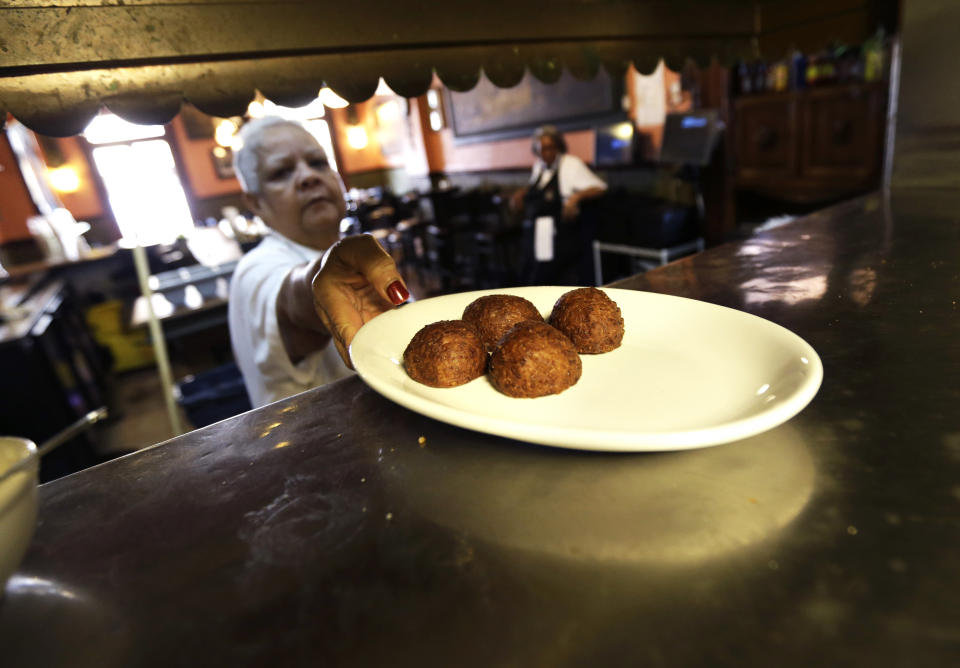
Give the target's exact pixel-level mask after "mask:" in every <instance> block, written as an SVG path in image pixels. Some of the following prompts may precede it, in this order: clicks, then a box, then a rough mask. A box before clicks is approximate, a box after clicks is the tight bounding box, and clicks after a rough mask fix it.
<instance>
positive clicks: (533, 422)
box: [350, 286, 823, 452]
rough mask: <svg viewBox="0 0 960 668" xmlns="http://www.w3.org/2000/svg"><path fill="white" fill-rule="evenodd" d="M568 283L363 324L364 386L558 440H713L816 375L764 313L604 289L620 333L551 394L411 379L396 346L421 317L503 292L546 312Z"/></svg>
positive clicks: (448, 315)
mask: <svg viewBox="0 0 960 668" xmlns="http://www.w3.org/2000/svg"><path fill="white" fill-rule="evenodd" d="M571 289H572V288H569V287H555V286H543V287H528V288H507V289H502V290H481V291H476V292H463V293H459V294H452V295H444V296H442V297H434V298H431V299H425V300H423V301H417V302H412V303H410V304H407V305H405V306H403V307H402V308H399V309H397V310H394V311H390V312H388V313H384V314H383V315H381V316H378V317H377V318H374V319H373V320H371V321H370V322H368V323H367V324H366V325H364V326H363V327H362V328H361V329H360V331H359V332H357V335H356V337H354V339H353V343H352V345H351V346H350V356H351V359H352V360H353V364H354V367H356V370H357V372H358V373H359V374H360V376H361V377H362V378H363V380H364V381H365V382H366V383H367V384H368V385H370V387H372V388H373V389H374V390H376V391H377V392H379V393H380V394H382V395H383V396H385V397H387V398H388V399H392V400H393V401H395V402H397V403H398V404H400V405H402V406H405V407H407V408H409V409H411V410H414V411H416V412H418V413H421V414H423V415H427V416H429V417H432V418H435V419H437V420H441V421H443V422H447V423H450V424H453V425H457V426H459V427H465V428H467V429H473V430H476V431H481V432H486V433H489V434H497V435H499V436H505V437H508V438H514V439H519V440H523V441H530V442H533V443H540V444H543V445H551V446H557V447H562V448H577V449H584V450H607V451H622V452H636V451H657V450H683V449H688V448H699V447H704V446H709V445H719V444H721V443H728V442H730V441H735V440H739V439H742V438H746V437H748V436H753V435H755V434H759V433H761V432H763V431H766V430H768V429H771V428H773V427H775V426H777V425H779V424H781V423H783V422H786V421H787V420H789V419H790V418H792V417H793V416H794V415H796V414H797V413H799V412H800V411H801V410H803V408H804V407H805V406H806V405H807V404H808V403H809V402H810V400H811V399H813V397H814V395H816V393H817V390H818V389H819V387H820V382H821V380H822V379H823V366H822V364H821V362H820V358H819V356H818V355H817V353H816V351H814V349H813V348H812V347H811V346H810V345H809V344H808V343H807V342H806V341H804V340H803V339H801V338H800V337H799V336H797V335H796V334H794V333H793V332H790V331H789V330H787V329H784V328H783V327H781V326H779V325H776V324H774V323H772V322H770V321H768V320H764V319H763V318H759V317H757V316H754V315H750V314H748V313H743V312H741V311H736V310H734V309H729V308H725V307H722V306H716V305H714V304H708V303H706V302H701V301H696V300H693V299H685V298H682V297H672V296H668V295H661V294H655V293H651V292H639V291H635V290H619V289H614V288H604V292H606V293H607V295H609V296H610V297H611V298H612V299H613V300H614V301H616V302H617V304H618V305H619V306H620V310H621V312H622V313H623V319H624V326H625V331H626V333H625V335H624V338H623V344H622V345H621V346H620V347H619V348H617V349H616V350H614V351H611V352H609V353H604V354H602V355H581V359H582V360H583V375H582V376H581V378H580V380H579V381H578V382H577V384H576V385H574V386H573V387H571V388H569V389H567V390H566V391H564V392H562V393H561V394H558V395H552V396H547V397H538V398H536V399H516V398H512V397H508V396H506V395H503V394H501V393H500V392H498V391H497V390H495V389H494V388H493V386H492V385H491V384H490V381H489V380H488V379H487V377H486V376H484V377H481V378H477V379H476V380H473V381H471V382H469V383H467V384H466V385H461V386H460V387H454V388H444V389H441V388H433V387H427V386H426V385H422V384H420V383H418V382H416V381H414V380H412V379H411V378H410V377H409V376H408V375H407V373H406V371H405V370H404V368H403V351H404V349H406V347H407V344H408V343H409V342H410V339H411V338H413V335H414V334H416V333H417V331H419V330H420V328H421V327H423V326H424V325H427V324H429V323H431V322H436V321H437V320H455V319H458V318H460V317H461V315H463V309H464V308H465V307H466V306H467V305H468V304H469V303H470V302H472V301H473V300H474V299H476V298H477V297H479V296H481V295H487V294H513V295H519V296H521V297H525V298H527V299H529V300H530V301H531V302H533V303H534V304H535V305H536V306H537V308H538V309H540V312H541V313H542V314H543V315H544V316H548V315H549V314H550V310H551V309H552V308H553V304H554V302H555V301H556V300H557V298H559V297H560V295H562V294H563V293H564V292H567V291H568V290H571Z"/></svg>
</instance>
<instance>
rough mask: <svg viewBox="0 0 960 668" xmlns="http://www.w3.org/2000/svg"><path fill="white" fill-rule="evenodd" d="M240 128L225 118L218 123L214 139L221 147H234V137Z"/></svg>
mask: <svg viewBox="0 0 960 668" xmlns="http://www.w3.org/2000/svg"><path fill="white" fill-rule="evenodd" d="M238 129H239V126H238V125H237V124H236V123H235V122H234V121H233V120H231V119H229V118H224V119H223V120H221V121H220V122H219V123H217V129H216V130H214V132H213V139H214V141H216V142H217V143H218V144H220V146H223V147H224V148H229V147H231V146H233V137H234V135H236V134H237V130H238Z"/></svg>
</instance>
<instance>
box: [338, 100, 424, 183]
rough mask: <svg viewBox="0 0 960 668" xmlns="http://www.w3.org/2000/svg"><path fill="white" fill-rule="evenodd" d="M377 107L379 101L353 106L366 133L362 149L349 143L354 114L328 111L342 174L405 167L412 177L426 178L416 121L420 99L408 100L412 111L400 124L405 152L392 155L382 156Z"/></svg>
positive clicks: (357, 120)
mask: <svg viewBox="0 0 960 668" xmlns="http://www.w3.org/2000/svg"><path fill="white" fill-rule="evenodd" d="M376 104H377V100H376V99H373V100H368V101H366V102H360V103H358V104H355V105H353V108H354V109H355V110H356V118H355V120H356V125H359V126H361V127H363V129H364V130H366V132H367V145H366V146H365V147H364V148H361V149H356V148H351V147H350V145H349V144H348V143H347V129H348V128H349V127H350V125H351V124H350V117H351V115H352V113H353V112H352V111H351V112H348V110H347V109H330V110H328V111H329V116H328V118H327V120H328V121H329V122H330V132H331V134H332V135H333V141H334V143H335V144H336V146H337V149H338V151H339V156H338V158H339V162H340V164H339V165H338V167H339V169H340V173H341V174H345V175H349V174H355V173H357V172H367V171H372V170H377V169H393V168H403V169H405V170H406V171H407V173H408V174H410V175H411V176H422V175H425V174H426V173H427V160H426V152H425V148H424V137H423V133H422V132H421V130H420V124H419V123H418V122H417V119H418V118H419V114H420V112H419V107H418V104H417V100H408V104H409V112H408V114H407V115H406V116H405V117H403V119H402V122H401V126H402V131H403V132H404V133H405V137H404V142H403V144H404V146H403V149H402V150H401V151H399V152H397V153H395V154H391V155H384V154H383V146H382V145H381V143H380V128H379V127H378V125H377V116H376V112H375V107H376Z"/></svg>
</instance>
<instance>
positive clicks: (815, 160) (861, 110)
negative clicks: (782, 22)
mask: <svg viewBox="0 0 960 668" xmlns="http://www.w3.org/2000/svg"><path fill="white" fill-rule="evenodd" d="M885 109H886V86H885V85H882V84H851V85H840V86H830V87H824V88H813V89H809V90H802V91H791V92H786V93H769V94H763V95H756V96H747V97H742V98H739V99H737V100H735V102H734V125H735V129H734V133H735V145H736V154H735V158H734V160H735V169H736V185H737V187H738V188H740V189H744V190H753V191H756V192H760V193H762V194H765V195H768V196H771V197H775V198H777V199H782V200H787V201H793V202H816V201H820V200H824V201H825V200H831V199H836V198H839V197H843V196H847V195H852V194H855V193H859V192H863V191H865V190H870V189H872V188H875V187H876V186H877V185H878V184H879V182H880V175H881V165H882V161H883V129H884V112H885Z"/></svg>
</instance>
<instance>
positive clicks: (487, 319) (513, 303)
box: [463, 295, 543, 351]
mask: <svg viewBox="0 0 960 668" xmlns="http://www.w3.org/2000/svg"><path fill="white" fill-rule="evenodd" d="M463 319H464V320H466V321H467V322H469V323H473V325H474V326H475V327H476V328H477V331H478V332H480V338H481V339H483V343H484V345H486V346H487V350H488V351H492V350H493V349H494V348H495V347H496V345H497V342H498V341H499V340H500V339H501V338H503V335H504V334H506V333H507V332H508V331H509V330H510V328H511V327H513V326H514V325H516V324H517V323H518V322H523V321H524V320H536V321H537V322H543V316H542V315H540V311H538V310H537V307H536V306H534V305H533V303H532V302H531V301H530V300H528V299H524V298H523V297H517V296H515V295H486V296H484V297H477V298H476V299H474V300H473V301H472V302H470V304H469V305H468V306H467V308H465V309H464V310H463Z"/></svg>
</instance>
